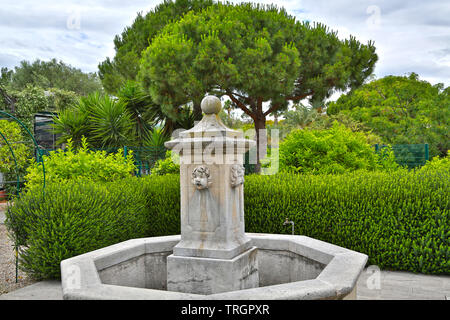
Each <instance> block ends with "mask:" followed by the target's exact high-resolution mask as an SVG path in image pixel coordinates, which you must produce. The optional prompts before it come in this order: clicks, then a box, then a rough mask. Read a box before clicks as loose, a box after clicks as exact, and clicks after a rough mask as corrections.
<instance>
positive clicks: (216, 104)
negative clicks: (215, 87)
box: [200, 96, 222, 114]
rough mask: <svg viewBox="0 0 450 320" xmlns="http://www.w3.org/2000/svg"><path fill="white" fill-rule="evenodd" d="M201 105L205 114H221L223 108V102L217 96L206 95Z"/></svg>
mask: <svg viewBox="0 0 450 320" xmlns="http://www.w3.org/2000/svg"><path fill="white" fill-rule="evenodd" d="M200 107H201V108H202V111H203V112H204V113H205V114H213V113H215V114H219V112H220V110H221V109H222V102H220V99H219V98H217V97H216V96H206V97H204V98H203V100H202V103H201V104H200Z"/></svg>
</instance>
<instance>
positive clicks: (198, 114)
mask: <svg viewBox="0 0 450 320" xmlns="http://www.w3.org/2000/svg"><path fill="white" fill-rule="evenodd" d="M193 103H194V108H193V112H194V121H200V120H202V108H201V106H200V105H201V100H199V101H198V100H194V101H193Z"/></svg>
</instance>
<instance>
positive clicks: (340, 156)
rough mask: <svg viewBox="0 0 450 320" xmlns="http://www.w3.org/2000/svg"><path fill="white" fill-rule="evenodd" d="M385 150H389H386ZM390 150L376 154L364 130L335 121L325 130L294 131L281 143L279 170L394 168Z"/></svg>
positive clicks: (326, 171) (315, 170)
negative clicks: (355, 130)
mask: <svg viewBox="0 0 450 320" xmlns="http://www.w3.org/2000/svg"><path fill="white" fill-rule="evenodd" d="M385 152H388V151H385ZM394 160H395V158H394V157H393V153H391V152H388V153H383V154H380V155H377V154H376V153H375V152H374V149H373V147H371V146H370V145H369V144H368V143H367V138H366V136H365V135H364V134H363V133H360V132H353V131H351V130H350V129H348V128H346V127H345V126H343V125H341V124H338V123H337V122H336V123H335V124H334V125H333V126H332V127H331V128H330V129H327V130H315V129H311V130H306V129H305V130H294V131H292V132H291V133H290V134H289V135H288V136H287V137H286V139H285V140H284V141H283V142H282V143H280V170H282V171H290V172H296V173H313V174H321V173H338V174H340V173H344V172H349V171H354V170H358V169H366V170H376V169H380V168H384V169H392V168H396V164H395V161H394Z"/></svg>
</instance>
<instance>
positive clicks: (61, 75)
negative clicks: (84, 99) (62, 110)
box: [2, 59, 102, 95]
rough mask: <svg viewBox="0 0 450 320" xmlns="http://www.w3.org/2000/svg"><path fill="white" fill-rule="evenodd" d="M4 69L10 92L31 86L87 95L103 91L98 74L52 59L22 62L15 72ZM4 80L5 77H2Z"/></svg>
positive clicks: (3, 72) (6, 83) (5, 83)
mask: <svg viewBox="0 0 450 320" xmlns="http://www.w3.org/2000/svg"><path fill="white" fill-rule="evenodd" d="M10 72H11V73H9V74H8V70H7V69H6V70H3V69H2V75H3V74H5V75H6V74H8V77H7V79H9V81H3V82H4V86H5V87H7V88H8V89H10V90H15V91H20V90H24V89H26V88H27V87H29V86H33V87H39V88H42V89H46V90H47V89H51V88H57V89H62V90H66V91H72V92H75V93H76V94H78V95H87V94H89V93H91V92H94V91H101V90H102V85H101V82H100V79H99V78H98V76H97V74H96V73H84V72H82V71H81V70H80V69H77V68H73V67H71V66H70V65H68V64H65V63H64V62H62V61H59V62H58V61H57V60H56V59H52V60H50V61H41V60H39V59H37V60H36V61H34V62H32V63H31V62H28V61H22V62H21V63H20V66H18V67H15V68H14V71H12V70H10ZM2 78H3V77H2Z"/></svg>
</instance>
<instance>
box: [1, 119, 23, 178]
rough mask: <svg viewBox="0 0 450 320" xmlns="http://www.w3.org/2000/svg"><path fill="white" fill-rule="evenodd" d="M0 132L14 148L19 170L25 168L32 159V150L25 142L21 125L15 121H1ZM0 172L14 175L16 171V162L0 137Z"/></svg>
mask: <svg viewBox="0 0 450 320" xmlns="http://www.w3.org/2000/svg"><path fill="white" fill-rule="evenodd" d="M0 132H1V133H2V134H3V136H4V137H5V138H6V139H7V140H8V143H9V144H10V147H11V148H12V150H13V152H14V155H15V160H16V161H17V168H18V169H20V168H24V167H25V166H26V164H27V163H28V158H29V157H30V150H29V148H28V147H27V145H26V144H25V143H23V142H24V140H25V139H24V136H23V134H22V130H21V127H20V126H19V124H17V123H16V122H13V121H8V120H0ZM0 159H1V161H0V172H3V173H7V172H10V173H13V172H15V170H16V162H15V161H14V158H13V156H12V154H11V151H10V149H9V147H8V145H7V144H6V142H5V141H4V140H3V138H1V137H0Z"/></svg>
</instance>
